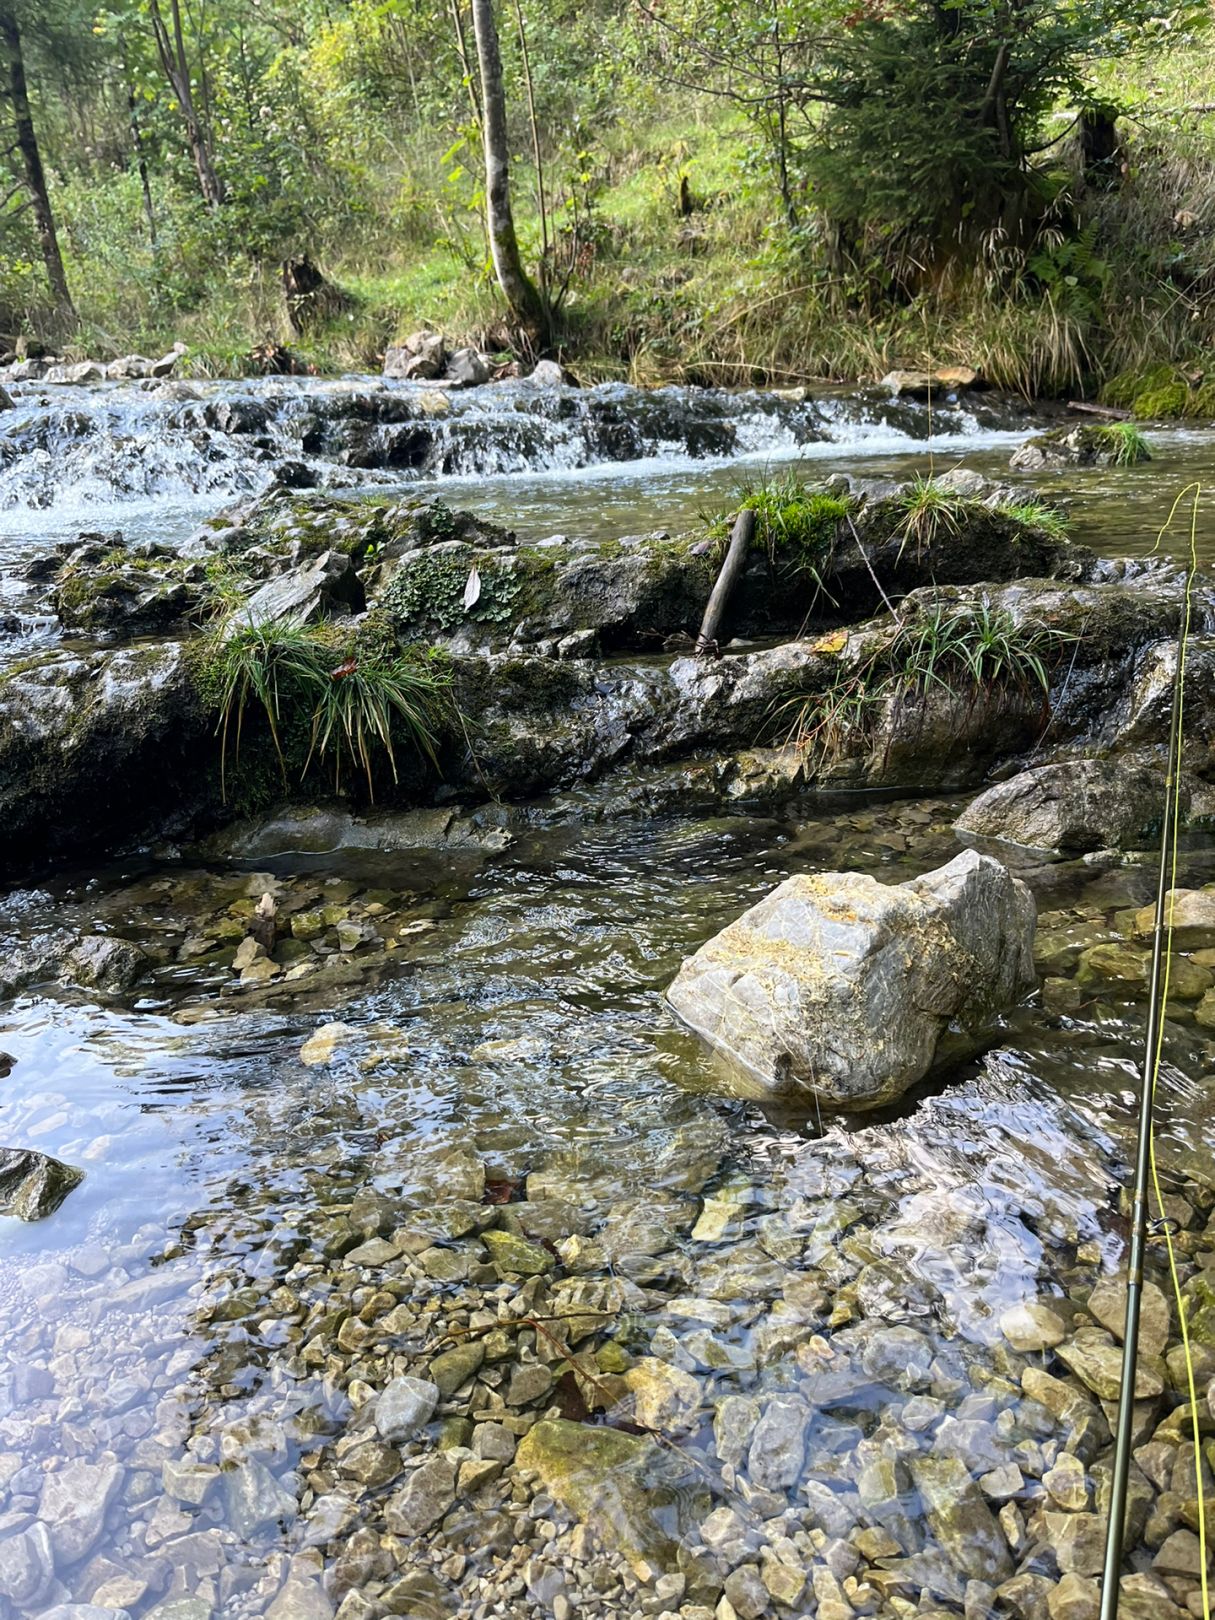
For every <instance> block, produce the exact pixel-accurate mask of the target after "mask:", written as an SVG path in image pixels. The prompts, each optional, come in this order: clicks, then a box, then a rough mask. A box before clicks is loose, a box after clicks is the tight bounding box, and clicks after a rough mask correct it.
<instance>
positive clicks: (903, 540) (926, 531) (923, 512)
mask: <svg viewBox="0 0 1215 1620" xmlns="http://www.w3.org/2000/svg"><path fill="white" fill-rule="evenodd" d="M895 501H896V504H897V505H898V506H900V507H901V508H902V511H903V516H902V518H901V520H900V522H899V526H898V530H897V533H898V535H899V555H900V556H902V554H903V551H904V550H905V548H906V547H907V546H908V545H909V544H910V545H913V546H914V547H915V551H916V555H917V556H922V555H923V553H924V552H925V551H926V550H927V549H928V548H929V546H931V545H932V543H933V541H934V540H935V539H936V538H937V536H938V535H939V534H956V533H957V532H958V530H959V528H960V527H961V524H962V519H963V518H964V517H965V515H966V511H967V508H968V507H970V506H971V505H972V504H973V502H972V501H970V500H969V499H968V498H967V497H966V496H964V495H958V494H956V493H955V492H954V491H953V490H951V489H945V488H944V487H943V486H942V485H940V484H938V483H937V482H936V480H935V479H932V478H920V477H917V478H915V479H914V480H913V481H912V484H911V487H910V488H909V489H907V490H905V491H904V492H903V493H902V494H901V495H898V496H896V497H895Z"/></svg>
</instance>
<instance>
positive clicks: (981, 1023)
mask: <svg viewBox="0 0 1215 1620" xmlns="http://www.w3.org/2000/svg"><path fill="white" fill-rule="evenodd" d="M1034 915H1035V914H1034V903H1033V900H1032V897H1031V896H1030V893H1029V891H1028V889H1027V888H1026V887H1025V885H1024V884H1023V883H1021V882H1019V881H1018V880H1017V879H1014V878H1012V877H1011V876H1010V875H1009V873H1008V872H1007V871H1006V870H1005V869H1004V867H1003V866H1001V865H1000V863H999V862H998V861H994V860H992V859H991V858H990V857H989V856H983V855H978V854H976V853H975V852H974V851H967V852H966V853H964V854H962V855H959V856H957V857H956V858H955V859H954V860H953V861H951V862H950V863H949V864H948V865H947V866H944V867H941V868H939V869H938V870H937V871H934V872H929V873H927V874H925V875H924V876H923V877H920V878H915V879H912V880H911V881H910V882H908V883H903V884H898V885H886V884H882V883H879V882H878V881H877V880H876V879H875V878H872V877H869V876H866V875H863V874H860V873H847V872H828V873H820V874H815V875H813V876H799V877H792V878H789V879H787V880H786V881H785V882H784V883H782V884H781V885H780V887H779V888H777V889H775V890H773V892H772V893H771V894H769V895H768V896H766V898H765V899H763V900H761V901H760V902H759V904H758V905H756V906H753V907H752V908H751V909H750V911H747V912H745V913H744V914H743V916H742V917H740V918H739V919H738V920H737V921H736V922H733V923H731V924H730V925H729V926H728V927H727V928H725V929H723V930H722V932H721V933H720V934H718V935H717V936H716V937H715V938H713V939H711V940H709V941H708V943H707V944H705V945H703V946H702V947H701V948H700V950H699V951H697V953H696V954H695V955H694V956H692V957H690V958H689V959H688V960H687V961H686V962H685V963H684V964H683V966H682V968H681V969H680V971H679V973H678V975H677V976H676V979H675V982H674V983H673V984H672V985H671V987H670V989H669V990H668V992H667V996H668V1000H669V1001H670V1003H671V1005H672V1007H673V1008H674V1009H675V1011H676V1012H677V1013H678V1014H679V1016H680V1017H681V1018H682V1019H683V1020H684V1022H685V1023H687V1024H689V1025H690V1026H691V1027H692V1028H693V1029H694V1030H696V1031H697V1033H699V1034H701V1035H702V1036H704V1037H705V1038H706V1039H707V1040H708V1041H710V1042H711V1043H712V1044H713V1045H714V1046H716V1047H717V1048H719V1049H720V1050H721V1051H722V1052H723V1053H724V1054H726V1055H727V1056H728V1057H729V1058H730V1059H732V1060H733V1061H735V1062H736V1063H738V1064H740V1065H741V1066H742V1067H743V1068H744V1069H746V1070H747V1071H749V1072H750V1074H751V1075H753V1076H758V1077H759V1079H760V1080H761V1082H762V1083H763V1085H764V1086H765V1087H766V1088H767V1089H769V1090H771V1091H773V1092H777V1093H785V1094H794V1095H800V1096H801V1097H803V1098H805V1099H806V1100H809V1099H810V1098H811V1097H817V1098H818V1099H819V1100H820V1101H822V1102H823V1103H825V1104H827V1105H828V1106H835V1107H851V1108H871V1107H876V1106H878V1105H879V1104H882V1103H885V1102H888V1101H890V1100H891V1099H892V1098H894V1097H897V1096H899V1095H901V1093H902V1092H904V1091H905V1090H906V1089H907V1087H908V1086H910V1085H913V1084H914V1083H915V1082H916V1081H917V1080H919V1079H921V1078H922V1077H923V1076H924V1075H925V1074H926V1073H927V1072H928V1070H929V1069H930V1068H931V1067H932V1065H933V1062H934V1060H936V1059H937V1058H938V1047H939V1043H940V1042H941V1037H942V1035H943V1033H944V1031H945V1029H946V1026H947V1025H950V1024H952V1025H954V1026H955V1027H956V1028H958V1029H960V1030H963V1031H966V1032H967V1033H968V1034H969V1035H971V1036H977V1035H978V1033H979V1031H980V1030H982V1029H983V1028H984V1027H986V1026H987V1024H988V1023H989V1022H990V1020H991V1019H992V1018H993V1016H994V1015H995V1014H997V1013H999V1012H1000V1011H1003V1010H1004V1009H1005V1008H1007V1007H1008V1006H1009V1005H1010V1004H1011V1003H1012V1002H1014V1001H1015V1000H1016V999H1017V997H1018V996H1019V995H1021V994H1022V993H1023V992H1024V991H1025V990H1026V989H1027V988H1028V987H1029V986H1030V985H1031V984H1033V983H1034V982H1035V980H1034V975H1033V962H1032V958H1033V930H1034ZM941 1055H942V1056H943V1055H944V1052H942V1053H941Z"/></svg>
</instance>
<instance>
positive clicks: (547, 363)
mask: <svg viewBox="0 0 1215 1620" xmlns="http://www.w3.org/2000/svg"><path fill="white" fill-rule="evenodd" d="M524 380H525V381H526V382H529V383H531V384H532V385H533V386H534V387H536V388H560V387H561V386H562V385H563V384H564V383H565V382H566V381H567V380H568V379H567V378H566V375H565V372H564V371H563V370H562V368H561V366H560V365H558V363H557V362H556V360H537V361H536V364H535V366H534V367H533V368H532V370H531V371H530V372H529V373H528V375H527V377H526V378H525V379H524Z"/></svg>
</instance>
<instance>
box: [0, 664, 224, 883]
mask: <svg viewBox="0 0 1215 1620" xmlns="http://www.w3.org/2000/svg"><path fill="white" fill-rule="evenodd" d="M211 731H212V722H211V721H210V720H209V718H208V717H207V715H206V714H205V712H204V710H203V707H202V705H201V702H200V700H199V696H198V693H197V689H196V687H195V684H194V682H193V680H192V678H191V675H190V671H189V668H188V660H187V657H186V653H185V651H184V649H183V648H182V647H181V646H180V645H177V644H173V643H169V644H166V645H162V646H157V645H153V646H136V647H123V648H118V649H116V650H113V651H107V652H97V653H89V654H77V653H70V652H53V653H49V654H46V655H44V656H41V657H39V658H38V659H37V660H36V661H34V662H31V663H30V664H28V665H27V666H25V667H24V668H21V667H18V668H16V669H11V670H9V671H8V672H6V673H5V674H4V675H3V676H0V821H2V822H3V824H4V828H5V839H4V851H3V857H2V859H3V860H4V861H5V862H9V863H12V864H13V865H17V864H18V863H24V862H28V861H30V860H32V859H33V858H35V857H36V856H51V855H59V856H63V855H65V854H71V855H72V856H74V857H78V856H80V855H82V854H84V853H86V852H88V851H91V850H94V849H96V848H98V847H109V848H113V847H115V846H116V844H117V843H118V842H119V841H120V840H121V839H122V838H123V837H130V836H133V835H135V834H136V833H138V832H139V831H141V830H146V829H149V828H152V827H156V828H158V829H163V828H164V826H165V825H166V824H167V823H171V822H172V821H173V820H174V819H175V818H176V817H178V816H180V815H181V814H182V812H183V811H185V810H186V809H187V808H192V807H193V806H195V805H196V804H197V802H198V797H199V790H200V788H202V789H203V792H204V793H206V792H208V791H213V790H211V788H210V783H209V782H208V781H205V780H204V779H205V778H207V776H208V774H209V773H208V771H207V769H206V766H205V765H204V768H203V769H202V770H201V771H200V760H201V761H209V760H210V758H211V757H212V755H211V750H212V748H213V746H214V741H213V738H212V736H211Z"/></svg>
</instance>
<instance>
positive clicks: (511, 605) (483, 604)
mask: <svg viewBox="0 0 1215 1620" xmlns="http://www.w3.org/2000/svg"><path fill="white" fill-rule="evenodd" d="M474 573H475V576H476V581H477V584H478V590H477V595H476V600H475V601H474V602H472V603H470V604H469V605H466V603H465V598H466V594H467V593H468V591H469V582H470V579H472V578H473V576H474ZM521 588H522V580H521V578H520V576H519V574H518V572H517V571H516V570H515V569H514V568H512V567H509V566H506V565H505V564H502V563H499V562H497V561H495V560H492V559H490V558H487V557H486V556H485V555H484V554H482V555H481V556H480V557H478V555H477V553H475V552H474V551H473V549H472V547H471V546H460V547H459V548H458V549H456V550H452V551H449V552H444V553H441V554H439V555H437V556H436V555H435V554H434V553H430V554H424V555H419V556H406V557H404V558H403V559H402V561H401V564H400V566H399V567H398V569H397V572H396V573H395V574H394V575H393V576H392V578H391V579H390V580H389V582H388V584H387V586H386V587H385V589H384V591H383V593H382V595H381V599H380V600H381V606H382V607H383V610H384V611H385V613H387V614H388V616H389V617H390V618H391V619H392V621H393V622H394V623H395V624H396V625H397V627H398V628H399V629H401V630H402V631H406V632H408V633H410V634H419V635H420V634H423V633H434V632H436V631H442V632H446V631H450V630H454V629H455V628H456V627H457V626H458V625H460V624H463V623H464V622H466V621H470V620H471V621H472V622H473V623H474V624H507V623H509V622H510V620H511V619H512V617H513V616H514V612H515V602H516V598H517V597H518V596H519V592H520V590H521Z"/></svg>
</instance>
